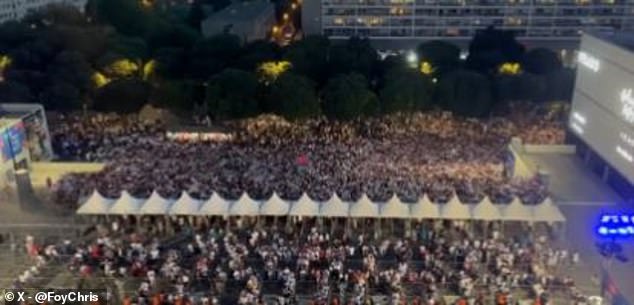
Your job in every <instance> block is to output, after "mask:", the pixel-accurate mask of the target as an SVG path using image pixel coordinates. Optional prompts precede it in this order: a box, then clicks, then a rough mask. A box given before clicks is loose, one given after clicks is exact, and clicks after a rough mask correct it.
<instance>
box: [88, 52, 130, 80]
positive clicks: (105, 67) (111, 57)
mask: <svg viewBox="0 0 634 305" xmlns="http://www.w3.org/2000/svg"><path fill="white" fill-rule="evenodd" d="M97 66H98V67H99V70H101V71H103V73H104V75H105V76H107V77H108V78H113V79H117V78H127V77H134V76H136V75H138V74H139V73H138V72H139V68H140V67H139V63H138V62H137V61H135V60H132V59H128V58H124V57H122V56H120V55H118V54H113V53H108V54H106V55H104V56H103V57H102V58H100V59H99V61H98V63H97Z"/></svg>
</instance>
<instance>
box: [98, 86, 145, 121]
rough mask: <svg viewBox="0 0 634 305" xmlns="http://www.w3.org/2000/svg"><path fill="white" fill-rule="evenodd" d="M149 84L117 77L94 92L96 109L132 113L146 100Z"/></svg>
mask: <svg viewBox="0 0 634 305" xmlns="http://www.w3.org/2000/svg"><path fill="white" fill-rule="evenodd" d="M149 93H150V86H149V84H148V83H146V82H144V81H141V80H138V79H117V80H113V81H112V82H110V83H108V84H107V85H105V86H103V87H101V88H99V89H98V90H97V92H96V94H95V99H94V108H95V110H97V111H104V112H110V111H114V112H119V113H134V112H137V111H139V110H140V109H141V108H142V107H143V105H145V103H146V102H147V100H148V96H149Z"/></svg>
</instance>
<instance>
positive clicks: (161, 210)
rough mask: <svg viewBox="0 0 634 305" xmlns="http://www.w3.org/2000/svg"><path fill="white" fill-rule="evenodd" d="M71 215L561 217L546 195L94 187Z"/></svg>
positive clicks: (522, 219) (393, 217)
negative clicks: (352, 197) (321, 195)
mask: <svg viewBox="0 0 634 305" xmlns="http://www.w3.org/2000/svg"><path fill="white" fill-rule="evenodd" d="M77 214H80V215H183V216H185V215H186V216H195V215H198V216H302V217H352V218H392V219H425V218H427V219H454V220H470V219H472V220H488V221H491V220H505V221H544V222H560V221H565V218H564V216H563V214H562V213H561V211H560V210H559V208H557V206H555V205H554V204H553V202H552V200H550V198H547V199H546V200H544V202H542V203H540V204H538V205H524V204H522V203H521V202H520V200H519V199H517V198H516V199H515V200H513V201H512V202H511V203H510V204H493V203H492V202H491V201H490V200H489V198H488V197H485V198H484V199H483V200H482V201H481V202H480V203H478V204H463V203H461V202H460V200H459V199H458V197H457V196H455V195H454V196H453V198H452V199H451V200H449V202H447V203H445V204H435V203H432V202H431V201H430V200H429V198H428V197H427V196H423V197H422V198H421V199H420V200H419V201H418V202H415V203H404V202H402V201H401V200H400V199H399V198H398V197H397V196H396V195H394V196H392V198H391V199H390V200H388V201H387V202H380V203H375V202H372V201H371V200H370V199H369V198H368V197H367V196H366V195H365V194H364V195H363V196H362V197H361V198H360V199H359V200H357V201H356V202H344V201H342V200H341V199H340V198H339V196H337V194H333V196H332V197H331V198H330V199H329V200H327V201H325V202H318V201H314V200H312V199H311V198H310V197H308V195H307V194H306V193H304V194H303V195H302V197H300V198H299V199H298V200H295V201H287V200H283V199H281V198H280V197H279V196H278V195H277V194H276V193H273V195H272V196H271V198H269V199H268V200H262V201H259V200H254V199H252V198H251V197H249V195H248V194H246V193H244V194H243V195H242V196H241V197H240V198H239V199H238V200H227V199H224V198H222V197H221V196H220V195H218V194H216V193H214V194H213V195H212V196H211V197H210V198H209V199H207V200H197V199H194V198H192V197H191V196H190V195H189V194H187V193H186V192H183V193H182V194H181V196H180V198H178V199H176V200H170V199H166V198H163V197H161V196H160V195H159V194H158V193H157V192H156V191H154V192H153V193H152V195H151V196H150V197H149V198H147V199H140V198H135V197H133V196H131V195H130V194H129V193H128V192H126V191H123V192H122V193H121V196H120V197H119V198H118V199H109V198H105V197H103V196H102V195H101V194H99V192H97V191H96V190H95V191H94V192H93V193H92V195H91V196H89V198H88V199H87V200H86V201H85V203H84V204H82V206H81V207H79V209H78V210H77Z"/></svg>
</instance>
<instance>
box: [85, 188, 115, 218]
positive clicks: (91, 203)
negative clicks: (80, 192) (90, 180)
mask: <svg viewBox="0 0 634 305" xmlns="http://www.w3.org/2000/svg"><path fill="white" fill-rule="evenodd" d="M114 201H115V200H114V199H109V198H106V197H103V196H101V194H99V192H98V191H97V190H94V191H93V192H92V195H90V197H88V200H86V202H85V203H84V204H83V205H82V206H81V207H79V209H77V214H83V215H99V214H101V215H103V214H107V213H108V211H109V210H110V207H111V206H112V204H113V203H114Z"/></svg>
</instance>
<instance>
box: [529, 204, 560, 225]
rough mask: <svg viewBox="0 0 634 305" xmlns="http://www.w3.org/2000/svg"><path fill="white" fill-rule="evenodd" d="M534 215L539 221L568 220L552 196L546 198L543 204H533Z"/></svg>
mask: <svg viewBox="0 0 634 305" xmlns="http://www.w3.org/2000/svg"><path fill="white" fill-rule="evenodd" d="M530 209H532V211H533V217H534V219H536V220H539V221H548V222H561V221H566V217H565V216H564V215H563V214H562V213H561V211H560V210H559V208H558V207H557V206H555V204H554V203H553V201H552V200H551V199H550V198H546V199H545V200H544V202H542V203H541V204H538V205H535V206H531V207H530Z"/></svg>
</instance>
